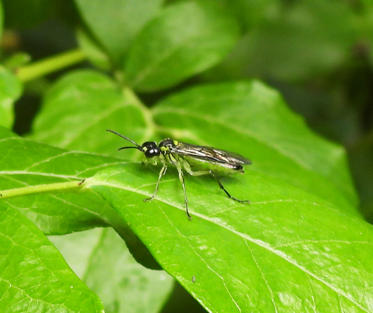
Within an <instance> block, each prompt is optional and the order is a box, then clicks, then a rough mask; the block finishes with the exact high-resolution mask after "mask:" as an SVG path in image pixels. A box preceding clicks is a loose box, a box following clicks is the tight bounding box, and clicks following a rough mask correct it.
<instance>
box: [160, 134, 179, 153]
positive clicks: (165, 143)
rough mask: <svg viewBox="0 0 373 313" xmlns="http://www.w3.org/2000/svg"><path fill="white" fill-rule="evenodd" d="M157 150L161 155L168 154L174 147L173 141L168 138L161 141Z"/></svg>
mask: <svg viewBox="0 0 373 313" xmlns="http://www.w3.org/2000/svg"><path fill="white" fill-rule="evenodd" d="M158 146H159V149H160V150H161V152H162V153H163V154H165V153H167V152H170V151H171V150H172V148H173V147H175V141H174V140H172V139H170V138H167V139H163V140H162V141H161V142H160V143H159V145H158Z"/></svg>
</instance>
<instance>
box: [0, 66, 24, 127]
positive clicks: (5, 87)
mask: <svg viewBox="0 0 373 313" xmlns="http://www.w3.org/2000/svg"><path fill="white" fill-rule="evenodd" d="M21 92H22V86H21V83H20V82H19V80H18V79H17V78H16V77H15V76H14V75H13V74H12V73H11V72H9V71H8V70H7V69H5V68H4V67H2V66H0V126H5V127H8V128H10V127H11V126H12V125H13V120H14V112H13V110H14V108H13V104H14V102H15V101H16V100H17V99H18V97H19V96H20V95H21Z"/></svg>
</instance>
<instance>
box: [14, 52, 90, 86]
mask: <svg viewBox="0 0 373 313" xmlns="http://www.w3.org/2000/svg"><path fill="white" fill-rule="evenodd" d="M85 59H86V55H85V54H84V53H83V51H82V50H80V49H74V50H71V51H68V52H64V53H60V54H57V55H55V56H52V57H49V58H46V59H43V60H41V61H37V62H34V63H32V64H30V65H26V66H23V67H20V68H19V69H18V70H17V72H16V74H17V77H18V78H19V79H20V80H21V81H22V82H27V81H29V80H32V79H35V78H38V77H41V76H44V75H47V74H50V73H53V72H55V71H58V70H61V69H63V68H65V67H67V66H70V65H74V64H76V63H79V62H81V61H83V60H85Z"/></svg>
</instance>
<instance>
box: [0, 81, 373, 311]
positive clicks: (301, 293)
mask: <svg viewBox="0 0 373 313" xmlns="http://www.w3.org/2000/svg"><path fill="white" fill-rule="evenodd" d="M104 82H106V81H105V80H104ZM104 87H105V84H104V86H103V88H104ZM96 88H97V89H99V88H100V85H99V83H98V84H96ZM104 90H105V88H104ZM62 98H63V97H62ZM67 99H69V98H68V97H67ZM82 99H84V97H83V98H82ZM102 99H103V98H102ZM60 103H61V104H62V106H64V102H60ZM67 107H68V106H67ZM58 109H59V107H58ZM141 112H146V111H145V110H142V111H141ZM146 114H147V118H148V119H149V115H152V116H153V118H154V122H153V123H156V127H154V124H152V125H153V128H154V129H155V130H162V133H167V134H168V135H172V136H174V137H177V138H178V139H185V140H188V141H192V142H195V143H199V144H208V145H213V146H216V147H219V148H222V149H227V150H231V151H234V152H238V153H241V154H243V155H245V156H246V157H248V158H250V159H252V160H253V165H251V166H250V167H249V168H247V171H246V174H244V175H238V177H235V178H234V177H232V178H226V179H223V183H224V184H225V186H226V188H227V189H228V190H229V191H230V192H231V193H232V194H233V195H234V196H236V197H239V198H247V199H250V200H251V204H250V205H244V204H237V203H235V202H233V201H232V200H230V199H228V198H227V197H225V195H224V193H223V192H222V191H221V190H219V188H218V186H217V185H216V183H215V182H214V181H213V180H212V179H210V178H208V177H187V178H186V187H187V193H188V197H189V204H190V210H191V213H192V220H191V221H188V219H187V218H186V216H185V213H184V204H183V194H182V190H181V187H180V186H179V184H178V178H177V175H176V173H175V171H172V170H170V171H169V173H167V174H168V175H167V176H166V177H165V179H164V180H163V182H162V183H161V185H160V191H159V194H158V196H157V198H156V199H155V200H154V201H153V202H143V201H142V199H143V198H145V197H147V196H149V195H150V194H151V193H152V192H153V189H154V186H155V181H156V179H157V174H158V170H159V169H156V168H152V167H148V168H146V167H144V166H143V165H141V164H140V163H133V162H128V163H123V164H117V165H113V164H110V162H108V161H107V159H106V158H103V157H101V158H102V159H103V160H101V162H103V163H105V164H104V165H103V168H104V169H103V170H102V171H100V172H98V173H96V171H97V170H98V169H99V168H98V167H99V166H96V167H95V169H92V170H91V171H88V172H85V173H84V175H76V174H75V176H74V178H75V179H80V178H82V176H84V177H85V178H87V180H86V182H85V183H84V185H83V190H84V191H86V192H88V191H92V192H95V195H97V194H100V195H101V196H102V197H103V199H105V200H106V202H105V203H106V204H107V205H108V207H107V209H106V208H102V209H101V211H100V212H99V215H100V216H101V215H103V216H105V217H106V216H107V215H108V214H109V215H111V216H112V217H114V216H115V217H116V218H115V219H114V218H109V219H108V218H106V219H105V220H106V221H107V222H108V223H111V222H113V221H114V220H115V221H116V223H117V224H122V226H124V227H126V226H127V225H129V226H130V227H131V229H132V230H133V231H134V232H135V234H136V235H137V236H138V237H140V239H141V240H142V241H143V242H144V243H145V245H146V246H147V247H148V248H149V250H150V251H151V253H152V254H153V255H154V256H155V257H156V259H157V261H158V262H159V263H160V264H161V265H162V267H164V269H166V270H167V271H168V272H169V273H170V274H171V275H173V276H174V277H176V278H177V279H178V280H179V281H180V282H181V284H182V285H184V286H185V287H186V288H187V290H188V291H189V292H190V293H192V294H193V295H194V297H195V298H196V299H198V300H199V301H200V302H201V303H202V304H203V305H204V306H205V308H207V309H208V310H209V311H212V312H236V311H237V312H238V311H242V312H245V311H253V310H258V311H261V312H267V311H269V312H271V311H274V312H276V311H278V312H280V311H288V312H297V311H301V310H303V311H311V310H314V311H319V312H338V311H343V310H344V311H356V312H359V311H361V312H369V311H371V310H373V308H372V303H373V299H372V297H371V295H370V293H369V292H366V290H369V289H370V288H372V287H373V286H372V282H373V273H372V270H371V269H370V268H371V267H370V266H369V262H370V259H371V258H372V257H373V255H372V254H373V253H372V252H371V249H369V248H365V247H364V246H367V247H370V246H371V245H372V244H373V231H372V229H371V226H369V225H368V224H366V223H365V222H364V221H363V220H361V218H360V217H359V216H358V213H357V211H356V206H357V199H356V195H355V192H354V190H353V187H352V184H351V179H350V177H349V174H348V170H347V164H346V159H345V152H344V151H343V149H342V148H341V147H339V146H337V145H335V144H332V143H329V142H326V141H325V140H323V139H321V138H320V137H318V136H317V135H315V134H313V133H312V132H310V131H309V130H308V129H307V127H306V126H305V124H304V122H303V121H302V120H301V119H300V118H299V117H297V116H296V115H294V114H293V113H291V112H290V111H289V110H288V109H287V108H286V105H285V103H284V102H283V100H282V98H281V97H280V96H279V95H278V93H276V92H275V91H273V90H272V89H270V88H268V87H266V86H264V85H263V84H261V83H259V82H256V81H253V82H239V83H227V84H218V85H210V86H203V87H199V88H193V89H190V90H187V91H185V92H181V93H179V94H177V95H174V96H172V97H170V98H168V99H166V100H164V101H162V102H161V103H159V104H157V105H155V106H154V109H153V110H152V112H151V113H149V112H147V113H146ZM59 115H60V116H61V117H63V116H64V114H63V110H60V111H59ZM53 121H54V123H58V115H57V114H56V116H55V117H54V119H53ZM51 122H52V120H51ZM101 128H102V132H103V131H104V127H102V126H101ZM123 129H125V126H122V127H121V128H120V129H117V130H119V131H122V130H123ZM154 129H153V130H154ZM153 130H152V131H153ZM64 132H66V133H68V132H70V130H67V131H66V130H63V129H61V134H62V136H64ZM159 134H160V133H159V132H158V134H157V135H159ZM105 138H106V137H105ZM137 139H138V138H137ZM148 139H151V138H148ZM18 140H20V139H18ZM104 140H106V139H104ZM23 141H24V140H23ZM0 143H1V142H0ZM27 143H29V144H30V146H27V149H25V146H23V148H24V150H25V151H27V153H26V154H23V156H22V157H23V158H25V155H27V158H26V160H28V158H30V156H28V154H29V153H30V154H31V155H34V154H35V156H34V158H35V159H36V158H40V159H41V160H43V159H45V157H44V156H43V153H41V154H40V153H39V151H40V152H42V151H43V150H42V147H43V145H36V144H35V143H32V142H28V141H25V142H24V143H23V145H25V144H27ZM13 145H14V143H13ZM31 145H34V146H35V147H36V148H35V150H31V148H30V147H31ZM9 147H10V144H9V143H8V145H7V146H6V148H7V149H8V148H9ZM45 147H46V146H45ZM115 147H117V145H115ZM0 148H2V147H0ZM48 149H53V148H51V147H48ZM7 151H9V156H6V157H5V158H4V162H3V163H1V162H0V164H8V163H9V160H11V157H12V155H20V151H21V149H20V148H18V150H9V149H8V150H7ZM123 153H124V155H126V153H127V151H125V152H123ZM68 154H69V153H68ZM73 155H74V153H73ZM80 155H83V156H84V154H80ZM92 157H93V156H92ZM95 157H98V156H97V155H95ZM104 159H105V160H104ZM57 160H58V158H57ZM81 160H82V162H83V161H84V160H85V157H81ZM0 161H1V160H0ZM22 162H25V161H22V160H21V157H19V158H18V159H17V158H15V163H21V165H19V167H18V168H17V167H16V166H15V165H14V164H13V163H11V162H10V166H11V168H12V170H10V171H9V172H11V174H10V175H11V178H16V179H17V178H18V177H17V176H15V174H16V173H15V171H20V172H23V171H24V168H25V167H26V168H27V164H26V165H25V164H24V163H22ZM29 162H31V164H32V163H35V160H34V161H32V160H31V161H29ZM61 162H62V163H64V164H65V167H64V168H63V169H62V168H61V169H59V166H61ZM75 162H76V161H74V159H70V158H69V157H67V156H66V158H62V159H61V160H60V163H55V161H54V160H53V159H52V160H51V162H47V163H46V162H42V163H41V165H40V166H42V167H37V168H36V169H35V170H38V171H39V172H44V171H46V172H47V174H46V175H44V177H45V176H48V174H49V173H50V172H48V171H51V170H52V169H53V170H57V172H53V173H59V171H60V173H61V171H63V172H64V173H65V174H64V175H72V174H71V172H69V171H70V167H72V171H73V174H74V167H75V166H74V163H75ZM114 162H115V161H114ZM83 164H84V162H83ZM82 167H83V168H84V166H83V165H82ZM21 168H22V169H23V170H22V171H21V170H20V169H21ZM75 170H76V169H75ZM6 173H7V172H6ZM6 173H3V175H7V174H6ZM17 173H18V172H17ZM69 173H70V174H69ZM95 173H96V174H95ZM0 174H1V173H0ZM92 175H94V176H93V177H91V176H92ZM26 177H27V176H26ZM44 177H42V176H39V182H40V181H42V180H41V178H44ZM21 179H23V177H21ZM4 181H6V180H4ZM7 182H8V183H9V184H10V182H9V181H7ZM0 184H4V183H3V181H1V182H0ZM12 184H14V182H12ZM12 186H14V185H12ZM12 186H10V187H9V188H11V187H12ZM16 186H18V185H16ZM86 192H83V191H82V192H81V193H80V195H84V196H85V195H86ZM66 194H68V195H69V194H71V192H70V193H66ZM78 195H79V193H78ZM39 196H40V195H38V197H39ZM28 197H32V196H27V197H20V199H19V201H26V198H28ZM9 200H10V199H9ZM14 200H16V199H14ZM100 200H101V201H103V200H102V199H100ZM24 203H25V202H24ZM27 204H29V202H27ZM24 206H25V204H24ZM111 208H114V209H115V210H116V213H114V212H111V211H110V209H111ZM76 211H77V213H78V214H80V213H79V212H80V210H76ZM107 212H109V213H107ZM61 215H62V213H61ZM77 223H80V224H81V225H84V226H87V225H86V224H85V222H84V220H81V219H80V220H79V221H78V222H77ZM82 228H83V227H82ZM116 228H117V227H116ZM339 308H340V309H339Z"/></svg>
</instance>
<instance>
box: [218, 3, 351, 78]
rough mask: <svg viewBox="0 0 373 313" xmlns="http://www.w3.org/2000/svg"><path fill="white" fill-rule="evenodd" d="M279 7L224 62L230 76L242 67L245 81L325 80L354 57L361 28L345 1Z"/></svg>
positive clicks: (242, 75) (282, 4)
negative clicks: (261, 79)
mask: <svg viewBox="0 0 373 313" xmlns="http://www.w3.org/2000/svg"><path fill="white" fill-rule="evenodd" d="M279 3H280V5H279V7H278V8H277V10H272V11H271V14H268V15H267V16H266V18H265V19H264V20H262V22H261V23H260V25H259V26H258V27H257V28H255V29H253V31H252V32H250V33H249V34H248V36H247V37H246V38H244V39H243V40H242V41H241V42H240V43H239V45H237V46H236V48H235V50H234V51H233V54H232V55H231V56H230V58H228V59H227V60H226V62H225V63H223V66H224V67H228V71H227V74H228V75H231V72H232V70H229V69H232V68H233V69H234V68H236V69H237V71H238V73H239V74H240V76H239V77H253V76H254V77H270V78H273V79H276V80H285V81H290V82H297V81H303V80H306V79H311V78H314V77H319V76H320V75H325V74H327V73H329V72H331V71H333V70H335V69H337V68H338V67H339V66H341V65H342V64H343V62H345V61H346V60H348V58H350V56H351V49H352V47H353V45H354V44H355V43H356V40H357V28H356V19H354V16H353V14H352V10H351V9H350V8H349V7H348V5H347V4H346V3H345V2H343V1H323V0H314V1H294V2H288V3H287V4H284V3H283V2H279ZM211 76H213V74H212V75H211ZM223 78H224V79H226V77H223Z"/></svg>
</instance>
